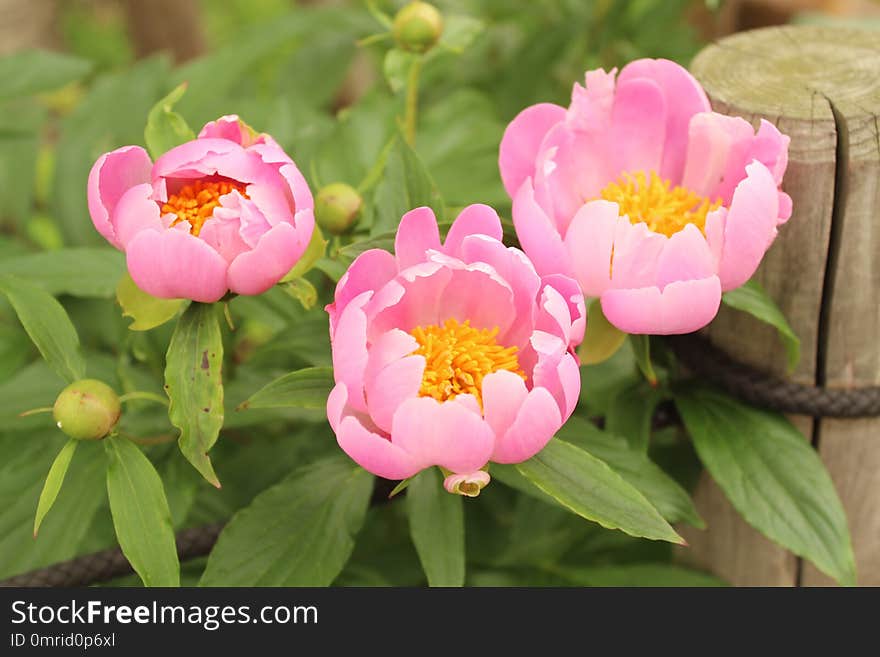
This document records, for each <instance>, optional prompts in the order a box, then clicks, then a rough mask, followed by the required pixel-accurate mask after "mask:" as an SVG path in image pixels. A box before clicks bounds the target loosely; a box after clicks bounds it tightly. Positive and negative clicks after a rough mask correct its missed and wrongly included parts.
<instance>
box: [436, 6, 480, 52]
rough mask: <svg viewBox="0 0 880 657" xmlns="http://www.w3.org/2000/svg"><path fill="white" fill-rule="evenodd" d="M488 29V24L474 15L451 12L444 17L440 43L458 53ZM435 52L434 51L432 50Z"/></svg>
mask: <svg viewBox="0 0 880 657" xmlns="http://www.w3.org/2000/svg"><path fill="white" fill-rule="evenodd" d="M485 29H486V24H485V23H484V22H483V21H481V20H480V19H478V18H474V17H473V16H465V15H462V14H449V15H447V16H445V17H444V19H443V35H442V36H441V37H440V45H441V46H443V47H445V48H446V49H448V50H451V51H452V52H454V53H456V54H458V53H462V52H464V51H465V50H466V49H467V48H468V47H469V46H470V45H471V44H472V43H473V42H474V41H476V39H477V37H478V36H480V34H482V33H483V31H484V30H485ZM432 52H433V51H432Z"/></svg>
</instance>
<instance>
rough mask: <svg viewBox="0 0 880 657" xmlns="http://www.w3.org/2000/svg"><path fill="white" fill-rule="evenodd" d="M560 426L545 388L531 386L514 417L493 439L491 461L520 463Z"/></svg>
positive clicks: (554, 402) (542, 444)
mask: <svg viewBox="0 0 880 657" xmlns="http://www.w3.org/2000/svg"><path fill="white" fill-rule="evenodd" d="M561 426H562V417H561V416H560V414H559V407H558V406H557V404H556V400H555V399H553V396H552V395H551V394H550V393H549V392H548V391H547V390H546V389H545V388H534V389H533V390H532V391H531V392H530V393H529V394H528V396H527V397H526V398H525V401H524V402H523V404H522V406H521V407H520V408H519V412H518V413H517V415H516V420H515V421H514V422H513V424H512V425H511V426H510V428H509V429H508V430H507V432H506V433H505V434H504V435H503V436H501V437H500V438H499V439H498V440H496V442H495V451H494V453H493V454H492V460H493V461H495V462H496V463H521V462H522V461H525V460H528V459H530V458H532V457H533V456H534V455H535V454H537V453H538V452H540V451H541V450H542V449H544V446H545V445H547V443H548V442H550V439H551V438H553V436H554V434H555V433H556V432H557V431H558V430H559V427H561Z"/></svg>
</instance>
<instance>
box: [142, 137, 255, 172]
mask: <svg viewBox="0 0 880 657" xmlns="http://www.w3.org/2000/svg"><path fill="white" fill-rule="evenodd" d="M244 154H245V151H244V149H243V148H242V147H241V146H239V145H238V144H236V143H234V142H231V141H229V140H228V139H216V138H206V139H194V140H192V141H188V142H186V143H185V144H181V145H180V146H175V147H174V148H172V149H171V150H170V151H168V152H167V153H165V154H164V155H162V156H160V157H159V159H157V160H156V164H155V165H154V166H153V179H154V180H155V179H157V178H160V177H161V178H198V177H201V176H206V175H211V174H214V173H217V172H218V171H219V170H220V168H221V163H222V162H223V161H224V160H228V159H230V156H231V155H238V156H243V155H244ZM223 175H229V174H227V173H224V174H223ZM230 177H233V178H235V179H236V180H239V181H241V182H244V181H245V179H244V178H237V177H235V176H230Z"/></svg>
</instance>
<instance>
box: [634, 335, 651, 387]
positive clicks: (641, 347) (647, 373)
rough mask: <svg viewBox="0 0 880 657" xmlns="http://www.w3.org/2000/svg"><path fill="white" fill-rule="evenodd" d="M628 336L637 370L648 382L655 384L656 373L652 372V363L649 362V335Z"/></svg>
mask: <svg viewBox="0 0 880 657" xmlns="http://www.w3.org/2000/svg"><path fill="white" fill-rule="evenodd" d="M629 338H630V340H629V341H630V343H631V344H632V348H633V354H634V355H635V357H636V364H637V365H638V366H639V370H640V371H641V372H642V374H643V375H644V377H645V378H646V379H647V380H648V383H650V384H651V385H652V386H654V385H657V374H656V373H655V372H654V365H653V364H652V363H651V336H649V335H630V336H629Z"/></svg>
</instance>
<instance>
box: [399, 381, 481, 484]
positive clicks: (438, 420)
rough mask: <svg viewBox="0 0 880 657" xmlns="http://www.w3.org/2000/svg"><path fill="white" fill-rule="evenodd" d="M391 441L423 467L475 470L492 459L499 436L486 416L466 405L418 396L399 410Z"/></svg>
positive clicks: (454, 470)
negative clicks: (496, 438)
mask: <svg viewBox="0 0 880 657" xmlns="http://www.w3.org/2000/svg"><path fill="white" fill-rule="evenodd" d="M391 441H392V442H393V443H394V444H395V445H398V446H399V447H400V448H401V449H403V450H404V451H405V452H407V453H408V454H409V455H410V456H411V457H412V458H413V460H414V461H415V462H416V463H417V464H418V465H419V467H420V468H426V467H428V466H431V465H440V466H443V467H444V468H446V469H447V470H452V471H453V472H473V471H474V470H479V469H480V468H482V467H483V466H484V465H485V464H486V463H487V462H488V461H489V457H490V456H491V455H492V451H493V449H494V442H495V437H494V435H493V434H492V429H491V428H489V425H488V424H486V422H484V421H483V418H481V417H480V416H479V415H478V414H476V413H474V412H472V411H470V410H468V409H467V408H466V407H465V406H464V405H463V404H456V403H454V402H438V401H437V400H435V399H432V398H431V397H417V398H415V399H409V400H407V401H405V402H404V403H403V404H401V406H400V407H399V408H398V409H397V413H395V415H394V423H393V429H392V432H391Z"/></svg>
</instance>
